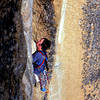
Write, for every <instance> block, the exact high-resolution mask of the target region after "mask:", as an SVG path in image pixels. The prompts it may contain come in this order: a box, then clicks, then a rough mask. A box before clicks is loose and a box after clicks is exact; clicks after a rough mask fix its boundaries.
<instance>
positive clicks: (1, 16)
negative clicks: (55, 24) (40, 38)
mask: <svg viewBox="0 0 100 100" xmlns="http://www.w3.org/2000/svg"><path fill="white" fill-rule="evenodd" d="M31 4H32V0H9V1H8V0H1V1H0V48H1V51H0V58H1V60H0V100H25V99H26V100H31V99H32V75H30V74H31V71H32V68H31V67H32V65H31V45H29V44H30V43H31V37H32V36H31V34H32V27H31V22H32V21H31V20H32V17H31V15H32V9H31V8H32V5H31ZM21 9H22V13H21ZM23 9H24V12H25V11H27V12H26V14H25V15H23ZM25 18H26V19H25ZM25 69H26V70H25ZM24 72H25V73H24ZM23 74H24V77H23ZM22 79H23V82H22ZM27 80H28V81H27Z"/></svg>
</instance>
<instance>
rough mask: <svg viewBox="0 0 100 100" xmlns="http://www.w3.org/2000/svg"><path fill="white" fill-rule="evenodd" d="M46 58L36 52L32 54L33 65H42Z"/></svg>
mask: <svg viewBox="0 0 100 100" xmlns="http://www.w3.org/2000/svg"><path fill="white" fill-rule="evenodd" d="M43 59H44V58H43V57H42V55H41V54H40V53H39V52H36V53H34V54H32V63H35V62H37V63H41V61H42V60H43Z"/></svg>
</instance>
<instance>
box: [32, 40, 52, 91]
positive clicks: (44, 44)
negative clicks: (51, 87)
mask: <svg viewBox="0 0 100 100" xmlns="http://www.w3.org/2000/svg"><path fill="white" fill-rule="evenodd" d="M50 45H51V41H50V40H48V39H47V38H42V39H40V40H39V41H38V42H36V47H37V50H36V51H35V53H33V54H32V58H33V60H32V64H33V67H34V74H35V75H36V76H38V78H39V82H40V89H41V91H43V92H46V91H47V89H46V85H47V80H48V77H47V72H48V70H49V68H48V64H47V63H48V57H47V52H46V50H47V49H49V48H50Z"/></svg>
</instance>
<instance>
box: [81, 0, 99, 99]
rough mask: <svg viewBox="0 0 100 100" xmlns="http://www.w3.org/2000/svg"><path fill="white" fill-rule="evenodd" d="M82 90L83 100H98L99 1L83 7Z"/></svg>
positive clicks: (89, 0) (95, 0) (88, 0)
mask: <svg viewBox="0 0 100 100" xmlns="http://www.w3.org/2000/svg"><path fill="white" fill-rule="evenodd" d="M83 14H84V18H83V19H82V25H81V26H82V29H83V31H84V32H83V34H82V36H83V48H84V50H85V52H84V57H83V61H84V64H83V72H82V75H83V89H84V96H85V100H100V0H87V2H86V4H85V5H84V6H83Z"/></svg>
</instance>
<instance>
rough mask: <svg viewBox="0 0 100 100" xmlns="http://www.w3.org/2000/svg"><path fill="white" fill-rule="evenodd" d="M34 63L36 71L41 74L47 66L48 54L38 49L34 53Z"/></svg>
mask: <svg viewBox="0 0 100 100" xmlns="http://www.w3.org/2000/svg"><path fill="white" fill-rule="evenodd" d="M32 58H33V59H32V64H33V67H34V73H35V74H37V75H38V74H40V73H41V72H43V71H44V70H45V68H46V66H47V54H46V52H44V51H36V52H35V53H33V54H32Z"/></svg>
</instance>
